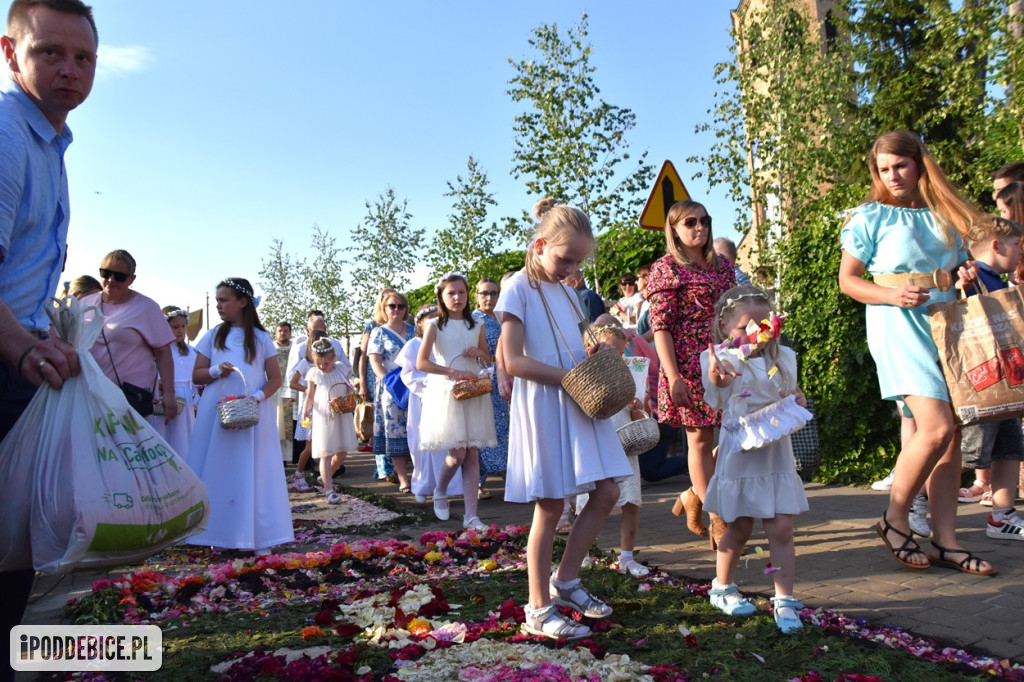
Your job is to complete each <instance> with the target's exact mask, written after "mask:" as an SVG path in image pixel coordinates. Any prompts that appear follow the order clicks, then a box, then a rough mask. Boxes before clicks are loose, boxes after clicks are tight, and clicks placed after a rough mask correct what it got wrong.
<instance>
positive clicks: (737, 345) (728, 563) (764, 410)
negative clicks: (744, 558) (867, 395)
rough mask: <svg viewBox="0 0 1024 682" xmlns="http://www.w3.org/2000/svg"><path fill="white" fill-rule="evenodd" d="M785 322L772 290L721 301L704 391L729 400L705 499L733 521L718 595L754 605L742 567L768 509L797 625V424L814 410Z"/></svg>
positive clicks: (739, 290)
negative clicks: (741, 584) (800, 381)
mask: <svg viewBox="0 0 1024 682" xmlns="http://www.w3.org/2000/svg"><path fill="white" fill-rule="evenodd" d="M781 330H782V319H781V318H779V317H777V316H776V315H775V313H774V311H773V310H772V303H771V299H770V298H769V297H768V294H767V293H765V292H764V291H763V290H762V289H759V288H757V287H753V286H739V287H733V288H732V289H730V290H729V291H727V292H725V293H724V294H722V296H721V297H720V298H719V299H718V303H717V304H716V305H715V316H714V319H713V321H712V323H711V337H712V339H713V344H718V345H709V347H708V349H707V350H705V351H704V352H702V353H701V356H700V362H701V369H702V375H703V384H704V400H705V401H706V402H707V404H708V405H710V406H711V407H712V408H714V409H717V410H723V413H722V430H721V434H720V436H719V443H718V461H717V463H716V464H715V473H714V475H713V476H712V477H711V480H710V481H709V482H708V492H707V497H706V498H705V500H704V508H705V509H707V510H709V511H711V512H714V513H716V514H718V515H719V516H720V517H722V519H723V520H724V521H725V522H726V524H728V525H727V528H726V531H725V534H724V535H723V536H722V540H721V542H720V543H719V545H718V555H717V561H716V566H715V573H716V576H715V579H714V580H713V581H712V583H711V592H710V595H709V596H710V598H711V604H712V605H713V606H715V607H717V608H719V609H721V610H722V611H724V612H725V613H728V614H730V615H740V616H745V615H749V614H751V613H753V612H754V610H755V607H754V605H753V604H752V603H751V602H750V601H749V600H747V599H746V598H744V597H743V596H742V595H741V594H740V593H739V592H738V591H737V589H736V584H735V583H734V582H733V576H734V574H735V572H736V565H737V562H739V559H740V555H741V554H742V553H743V547H744V546H745V545H746V544H747V540H749V539H750V533H751V532H752V531H753V529H754V519H762V523H763V524H764V530H765V534H766V535H767V536H768V547H769V549H770V550H771V561H772V564H773V565H774V568H775V573H774V579H775V597H774V598H773V599H772V601H773V602H774V606H775V608H774V611H775V622H776V624H777V625H778V626H779V629H780V630H782V632H784V633H789V632H792V631H794V630H796V629H798V628H800V627H802V624H801V622H800V609H801V608H803V604H801V603H800V602H798V601H796V599H794V598H793V576H794V564H795V562H796V552H795V550H794V548H793V515H794V514H799V513H800V512H802V511H807V496H806V495H805V494H804V486H803V482H802V481H801V480H800V476H798V475H797V473H796V463H795V460H794V459H793V446H792V445H791V444H790V441H789V434H790V433H792V432H793V431H795V430H797V429H798V428H800V427H801V426H803V425H804V424H805V423H807V421H808V420H809V419H810V418H811V413H810V412H808V411H807V410H806V409H805V407H806V405H807V399H806V398H805V397H804V394H803V392H802V391H801V390H800V388H799V387H798V386H797V385H796V354H795V353H794V352H793V351H792V350H790V349H789V348H786V347H783V346H780V345H779V341H778V336H779V334H780V332H781Z"/></svg>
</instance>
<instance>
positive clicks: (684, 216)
mask: <svg viewBox="0 0 1024 682" xmlns="http://www.w3.org/2000/svg"><path fill="white" fill-rule="evenodd" d="M713 243H714V236H713V235H712V233H711V216H709V215H708V214H707V211H706V210H705V209H704V206H702V205H701V204H699V203H697V202H695V201H690V200H685V201H678V202H676V203H675V204H673V205H672V208H670V209H669V212H668V215H667V216H666V218H665V244H666V250H667V251H668V253H666V254H665V255H664V256H663V257H662V258H660V259H659V260H658V261H657V262H655V263H654V265H653V266H651V276H650V279H649V280H648V284H647V297H648V300H649V301H650V304H651V315H650V317H651V329H652V330H653V331H654V345H655V348H656V349H657V351H658V359H659V360H660V361H661V371H660V373H659V376H658V421H660V422H661V423H663V424H668V425H669V426H673V427H677V428H678V427H680V426H682V427H684V428H685V429H686V443H687V446H688V449H687V463H688V465H689V469H690V481H691V483H692V486H691V487H690V488H688V489H687V490H686V491H685V492H683V493H682V494H681V495H680V496H679V499H678V500H677V501H676V502H675V505H674V507H673V510H672V511H673V513H674V514H676V516H679V515H680V514H681V513H682V512H683V510H685V511H686V525H687V527H688V528H689V529H690V530H691V531H693V532H694V533H696V534H697V535H700V536H704V535H707V532H708V530H707V526H705V525H704V520H703V511H702V506H703V500H704V495H705V493H706V491H707V487H708V481H709V480H710V479H711V475H712V474H713V473H714V471H715V463H714V458H713V456H712V449H713V439H714V428H715V427H716V426H718V425H719V423H720V417H719V415H718V414H716V413H715V410H713V409H712V408H711V407H709V406H708V405H707V404H706V403H705V402H704V400H703V396H704V389H703V386H702V384H701V369H700V354H701V351H703V350H705V349H706V348H707V347H708V344H709V343H710V342H711V329H710V325H711V320H712V317H713V314H714V309H715V302H716V301H717V300H718V298H719V296H721V295H722V294H723V293H725V292H726V291H728V290H729V289H731V288H732V287H734V286H736V275H735V273H734V271H733V267H732V263H730V262H728V261H727V260H725V259H721V258H719V257H718V256H717V255H716V254H715V250H714V248H713ZM711 520H712V537H711V542H712V547H714V546H716V545H717V541H718V538H720V537H721V535H722V533H724V532H725V524H724V523H723V522H722V521H721V520H720V519H718V518H717V517H715V516H712V518H711Z"/></svg>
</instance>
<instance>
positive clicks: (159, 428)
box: [149, 305, 196, 460]
mask: <svg viewBox="0 0 1024 682" xmlns="http://www.w3.org/2000/svg"><path fill="white" fill-rule="evenodd" d="M162 311H163V314H164V318H165V319H166V320H167V324H168V325H170V327H171V332H172V333H173V334H174V343H172V344H171V357H172V358H173V360H174V396H175V397H176V398H180V399H182V400H184V401H185V407H184V408H183V409H181V410H180V411H179V414H178V416H177V417H176V418H174V419H172V420H171V421H169V422H168V421H166V420H165V419H164V418H163V417H162V416H152V417H150V418H149V423H150V425H151V426H152V427H153V428H154V429H155V430H156V432H157V433H159V434H160V435H161V436H163V437H164V440H166V441H167V444H168V445H170V446H171V447H172V448H173V449H174V451H175V452H177V453H178V455H180V456H181V458H182V459H185V460H187V459H188V450H189V445H190V443H191V441H192V429H193V428H195V424H196V410H195V404H196V387H195V384H193V383H192V370H193V368H194V367H195V365H196V349H195V348H193V347H192V346H190V345H188V343H187V342H186V341H185V335H186V332H187V330H188V311H187V310H182V309H181V308H179V307H178V306H175V305H169V306H164V307H163V308H162Z"/></svg>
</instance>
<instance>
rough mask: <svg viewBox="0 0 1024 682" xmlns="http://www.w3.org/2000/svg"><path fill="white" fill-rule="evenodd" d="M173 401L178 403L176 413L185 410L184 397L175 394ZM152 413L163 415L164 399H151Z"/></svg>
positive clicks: (158, 415)
mask: <svg viewBox="0 0 1024 682" xmlns="http://www.w3.org/2000/svg"><path fill="white" fill-rule="evenodd" d="M174 402H176V403H178V414H182V413H183V412H185V399H184V398H182V397H181V396H180V395H179V396H175V398H174ZM153 414H154V415H155V416H157V417H162V416H164V401H163V400H161V399H157V400H154V401H153Z"/></svg>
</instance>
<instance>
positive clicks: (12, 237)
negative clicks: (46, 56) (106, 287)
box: [0, 78, 72, 331]
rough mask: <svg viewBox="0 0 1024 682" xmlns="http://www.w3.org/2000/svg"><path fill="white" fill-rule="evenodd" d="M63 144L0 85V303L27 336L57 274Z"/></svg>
mask: <svg viewBox="0 0 1024 682" xmlns="http://www.w3.org/2000/svg"><path fill="white" fill-rule="evenodd" d="M71 140H72V137H71V131H70V130H69V129H68V128H67V126H65V127H64V130H63V131H61V132H60V133H58V132H57V131H56V130H54V129H53V125H52V124H51V123H50V122H49V121H48V120H46V117H45V116H44V115H43V112H41V111H40V110H39V108H38V107H37V106H36V105H35V103H34V102H33V101H32V100H31V99H29V98H28V96H27V95H26V94H25V93H24V92H23V91H22V89H21V87H20V86H19V85H18V84H17V83H15V82H14V81H13V80H11V79H10V78H7V79H5V80H4V81H3V83H2V84H0V300H2V301H3V302H4V304H5V305H6V306H7V307H8V308H9V309H10V310H11V312H12V313H13V314H14V316H15V317H16V318H17V319H18V321H19V322H21V323H22V324H23V325H25V328H26V329H29V330H34V331H44V330H46V329H47V328H48V326H49V323H50V321H49V318H48V317H47V316H46V312H45V307H44V305H45V303H46V301H47V300H49V298H50V297H51V296H53V295H54V293H55V292H56V291H57V283H58V281H59V279H60V273H61V271H62V270H63V269H64V254H65V251H66V249H67V235H68V222H69V221H70V218H71V210H70V202H69V200H68V179H67V173H66V171H65V168H64V152H65V151H66V150H67V148H68V145H69V144H71Z"/></svg>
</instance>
